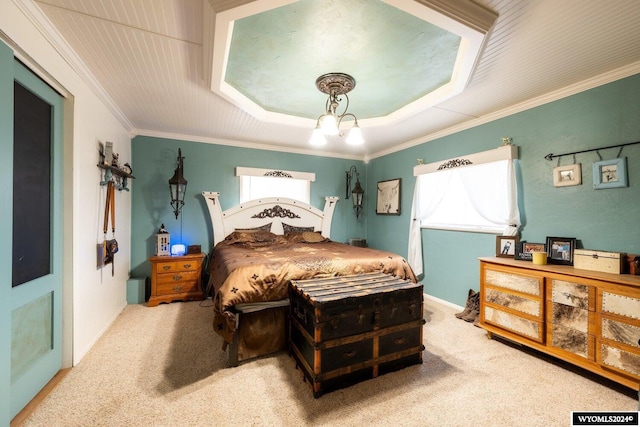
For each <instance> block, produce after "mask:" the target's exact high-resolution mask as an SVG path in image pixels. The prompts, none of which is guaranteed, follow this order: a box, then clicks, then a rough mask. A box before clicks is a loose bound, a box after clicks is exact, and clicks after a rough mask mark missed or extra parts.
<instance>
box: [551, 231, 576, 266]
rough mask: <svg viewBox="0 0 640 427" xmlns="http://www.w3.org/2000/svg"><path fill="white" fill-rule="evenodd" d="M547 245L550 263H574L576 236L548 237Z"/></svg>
mask: <svg viewBox="0 0 640 427" xmlns="http://www.w3.org/2000/svg"><path fill="white" fill-rule="evenodd" d="M546 247H547V257H548V262H549V264H563V265H573V253H574V252H575V250H576V238H575V237H547V244H546Z"/></svg>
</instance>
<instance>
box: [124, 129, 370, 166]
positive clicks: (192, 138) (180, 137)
mask: <svg viewBox="0 0 640 427" xmlns="http://www.w3.org/2000/svg"><path fill="white" fill-rule="evenodd" d="M138 135H139V136H149V137H153V138H165V139H174V140H179V141H192V142H203V143H206V144H215V145H226V146H229V147H238V148H251V149H254V150H266V151H277V152H281V153H291V154H304V155H307V156H320V157H331V158H336V159H349V160H359V161H364V159H363V156H360V155H355V154H345V153H336V152H332V151H318V150H312V149H305V148H292V147H283V146H281V145H273V144H264V143H256V142H246V141H236V140H230V139H220V138H212V137H205V136H195V135H187V134H179V133H169V132H158V131H152V130H146V129H136V130H135V132H134V135H133V136H138Z"/></svg>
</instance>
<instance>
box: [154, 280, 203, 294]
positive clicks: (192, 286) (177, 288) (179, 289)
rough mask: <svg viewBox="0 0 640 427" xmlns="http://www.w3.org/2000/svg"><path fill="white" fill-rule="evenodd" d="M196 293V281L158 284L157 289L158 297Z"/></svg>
mask: <svg viewBox="0 0 640 427" xmlns="http://www.w3.org/2000/svg"><path fill="white" fill-rule="evenodd" d="M196 291H198V282H197V281H188V282H172V283H159V284H158V287H157V293H158V295H171V294H183V293H187V292H196Z"/></svg>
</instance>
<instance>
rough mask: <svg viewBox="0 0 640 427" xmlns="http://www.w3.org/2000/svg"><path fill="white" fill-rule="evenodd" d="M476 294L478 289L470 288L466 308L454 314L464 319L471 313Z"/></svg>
mask: <svg viewBox="0 0 640 427" xmlns="http://www.w3.org/2000/svg"><path fill="white" fill-rule="evenodd" d="M476 294H477V292H476V291H474V290H473V289H469V294H468V295H467V304H466V305H465V307H464V310H463V311H461V312H460V313H456V314H455V315H454V316H456V317H457V318H458V319H462V318H463V317H464V316H466V315H467V314H469V311H470V310H471V306H472V305H473V296H474V295H476Z"/></svg>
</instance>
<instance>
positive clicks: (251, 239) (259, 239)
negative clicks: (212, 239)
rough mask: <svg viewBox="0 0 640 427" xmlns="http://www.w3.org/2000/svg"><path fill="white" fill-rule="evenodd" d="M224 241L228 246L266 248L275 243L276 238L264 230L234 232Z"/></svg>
mask: <svg viewBox="0 0 640 427" xmlns="http://www.w3.org/2000/svg"><path fill="white" fill-rule="evenodd" d="M224 240H225V241H226V242H227V243H228V244H230V245H235V244H243V245H250V246H256V245H258V246H266V245H270V244H273V243H276V242H277V241H278V236H276V235H275V234H273V233H272V232H270V231H265V230H249V231H234V232H233V233H231V234H229V235H228V236H227V237H226V238H225V239H224Z"/></svg>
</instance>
